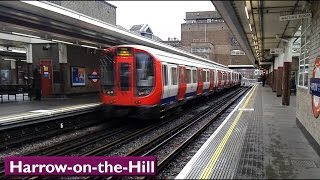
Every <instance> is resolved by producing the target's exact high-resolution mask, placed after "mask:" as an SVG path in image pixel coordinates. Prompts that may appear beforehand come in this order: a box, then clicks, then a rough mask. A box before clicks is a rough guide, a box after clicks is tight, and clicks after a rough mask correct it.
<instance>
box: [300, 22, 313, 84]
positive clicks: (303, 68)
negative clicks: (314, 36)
mask: <svg viewBox="0 0 320 180" xmlns="http://www.w3.org/2000/svg"><path fill="white" fill-rule="evenodd" d="M310 27H311V18H303V19H301V46H300V57H299V80H298V85H299V86H303V87H308V72H309V53H310V31H311V28H310Z"/></svg>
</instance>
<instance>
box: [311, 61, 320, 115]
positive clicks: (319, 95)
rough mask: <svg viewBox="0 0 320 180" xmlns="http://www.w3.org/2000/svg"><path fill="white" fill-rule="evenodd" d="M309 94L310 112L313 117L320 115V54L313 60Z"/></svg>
mask: <svg viewBox="0 0 320 180" xmlns="http://www.w3.org/2000/svg"><path fill="white" fill-rule="evenodd" d="M309 90H310V94H311V106H312V112H313V115H314V117H315V118H318V117H319V115H320V56H318V57H317V58H316V60H315V62H314V67H313V71H312V77H311V78H310V89H309Z"/></svg>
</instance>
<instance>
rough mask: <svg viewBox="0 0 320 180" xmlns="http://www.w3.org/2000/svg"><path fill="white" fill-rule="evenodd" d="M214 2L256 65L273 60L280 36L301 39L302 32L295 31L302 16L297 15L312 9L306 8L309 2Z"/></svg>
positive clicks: (252, 0) (250, 0)
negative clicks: (271, 52)
mask: <svg viewBox="0 0 320 180" xmlns="http://www.w3.org/2000/svg"><path fill="white" fill-rule="evenodd" d="M212 3H213V4H214V6H215V7H216V10H217V11H218V12H219V13H220V14H221V16H222V17H223V19H224V20H225V22H226V24H227V25H228V27H229V28H230V30H231V31H232V33H233V34H234V35H235V37H236V38H237V40H238V42H239V43H240V45H241V47H242V48H243V49H244V51H245V52H246V54H247V55H248V57H249V59H250V60H251V62H252V63H256V64H260V63H261V62H270V61H273V60H274V57H275V55H274V54H270V49H272V48H279V47H280V46H281V45H280V42H281V38H283V39H289V38H293V37H296V38H299V37H300V36H299V33H296V32H297V31H298V29H299V27H300V24H301V22H300V20H301V19H298V18H299V16H298V15H297V14H303V15H305V16H308V15H309V14H307V13H309V12H305V11H303V10H304V9H305V6H306V5H307V4H308V1H299V0H294V1H280V0H279V1H262V0H259V1H255V0H249V1H212ZM306 14H307V15H306ZM292 15H295V16H292ZM300 17H301V16H300ZM264 65H269V64H264Z"/></svg>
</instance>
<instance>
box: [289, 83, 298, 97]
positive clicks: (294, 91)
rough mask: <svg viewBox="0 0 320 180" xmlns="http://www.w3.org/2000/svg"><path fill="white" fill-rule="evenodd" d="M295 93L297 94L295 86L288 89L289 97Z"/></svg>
mask: <svg viewBox="0 0 320 180" xmlns="http://www.w3.org/2000/svg"><path fill="white" fill-rule="evenodd" d="M296 93H297V86H296V85H292V86H291V87H290V95H291V94H294V95H296Z"/></svg>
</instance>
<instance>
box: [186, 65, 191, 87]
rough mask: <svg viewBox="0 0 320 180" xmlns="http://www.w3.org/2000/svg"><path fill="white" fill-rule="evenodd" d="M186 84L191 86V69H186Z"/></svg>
mask: <svg viewBox="0 0 320 180" xmlns="http://www.w3.org/2000/svg"><path fill="white" fill-rule="evenodd" d="M186 83H187V84H191V69H186Z"/></svg>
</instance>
